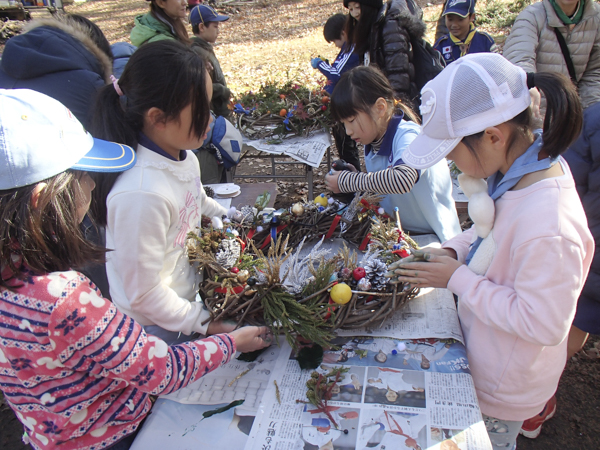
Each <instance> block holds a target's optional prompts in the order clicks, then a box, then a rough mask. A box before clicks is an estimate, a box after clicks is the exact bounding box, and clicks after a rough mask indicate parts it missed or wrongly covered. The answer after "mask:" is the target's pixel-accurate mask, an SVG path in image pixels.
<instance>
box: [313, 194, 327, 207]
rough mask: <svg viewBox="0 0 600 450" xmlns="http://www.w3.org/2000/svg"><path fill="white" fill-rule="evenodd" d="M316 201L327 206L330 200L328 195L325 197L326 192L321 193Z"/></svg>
mask: <svg viewBox="0 0 600 450" xmlns="http://www.w3.org/2000/svg"><path fill="white" fill-rule="evenodd" d="M315 203H316V204H317V205H321V206H327V205H328V202H327V197H325V194H321V195H319V196H318V197H317V198H315Z"/></svg>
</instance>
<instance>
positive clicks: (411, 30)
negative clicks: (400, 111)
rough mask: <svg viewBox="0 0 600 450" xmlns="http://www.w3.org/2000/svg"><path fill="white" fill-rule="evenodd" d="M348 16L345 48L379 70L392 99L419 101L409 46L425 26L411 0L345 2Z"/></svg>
mask: <svg viewBox="0 0 600 450" xmlns="http://www.w3.org/2000/svg"><path fill="white" fill-rule="evenodd" d="M344 6H345V7H346V8H348V10H349V12H350V16H351V17H350V18H349V19H348V21H347V25H346V36H347V39H348V41H347V45H348V46H349V47H352V46H354V52H355V53H356V54H357V55H358V56H359V58H360V60H361V63H362V64H364V65H365V66H368V65H370V64H373V65H375V66H377V67H379V68H380V69H381V70H382V71H383V73H384V74H385V76H386V77H387V79H388V80H389V82H390V84H391V85H392V88H393V90H394V96H395V98H397V99H400V100H402V101H403V102H404V103H405V104H409V103H410V101H411V100H412V99H414V98H418V97H419V90H418V88H417V84H416V81H417V80H416V76H415V67H414V65H413V62H412V60H413V52H412V42H413V41H416V40H419V39H422V38H423V37H424V35H425V31H426V26H425V23H424V22H423V20H422V17H423V12H422V11H421V9H420V8H419V6H418V5H417V4H416V3H415V1H414V0H389V1H387V2H383V1H382V0H358V1H348V0H344Z"/></svg>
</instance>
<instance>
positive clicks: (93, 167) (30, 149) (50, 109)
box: [0, 89, 136, 190]
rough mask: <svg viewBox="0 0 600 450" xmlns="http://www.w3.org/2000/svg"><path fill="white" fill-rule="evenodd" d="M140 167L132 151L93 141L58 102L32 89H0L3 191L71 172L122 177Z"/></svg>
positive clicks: (0, 188)
mask: <svg viewBox="0 0 600 450" xmlns="http://www.w3.org/2000/svg"><path fill="white" fill-rule="evenodd" d="M135 161H136V155H135V152H134V151H133V149H132V148H131V147H128V146H126V145H122V144H117V143H114V142H108V141H103V140H101V139H95V138H93V137H92V135H90V134H89V133H88V132H86V131H85V129H84V128H83V126H82V125H81V123H79V121H78V120H77V119H76V118H75V116H74V115H73V114H72V113H71V111H69V110H68V109H67V108H65V107H64V106H63V105H62V104H61V103H60V102H58V101H57V100H55V99H53V98H51V97H48V96H47V95H44V94H41V93H39V92H36V91H32V90H29V89H0V190H5V189H13V188H19V187H22V186H28V185H31V184H34V183H39V182H40V181H43V180H46V179H48V178H51V177H53V176H55V175H58V174H59V173H61V172H64V171H65V170H68V169H76V170H83V171H86V172H122V171H124V170H127V169H129V168H131V167H133V166H134V165H135Z"/></svg>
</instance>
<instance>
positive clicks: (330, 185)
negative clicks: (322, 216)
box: [325, 169, 341, 194]
mask: <svg viewBox="0 0 600 450" xmlns="http://www.w3.org/2000/svg"><path fill="white" fill-rule="evenodd" d="M339 176H340V172H338V171H337V170H333V169H331V170H330V171H329V173H328V174H327V175H325V187H326V188H327V189H329V190H330V191H331V192H333V193H334V194H339V193H340V192H341V191H340V188H339V186H338V178H339Z"/></svg>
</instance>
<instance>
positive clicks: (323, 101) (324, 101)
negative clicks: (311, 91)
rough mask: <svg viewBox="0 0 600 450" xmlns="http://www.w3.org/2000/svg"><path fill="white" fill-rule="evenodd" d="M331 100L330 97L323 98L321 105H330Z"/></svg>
mask: <svg viewBox="0 0 600 450" xmlns="http://www.w3.org/2000/svg"><path fill="white" fill-rule="evenodd" d="M329 100H330V99H329V97H323V98H322V99H321V103H323V104H324V105H326V104H327V103H329Z"/></svg>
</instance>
